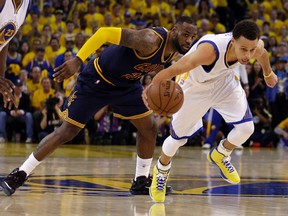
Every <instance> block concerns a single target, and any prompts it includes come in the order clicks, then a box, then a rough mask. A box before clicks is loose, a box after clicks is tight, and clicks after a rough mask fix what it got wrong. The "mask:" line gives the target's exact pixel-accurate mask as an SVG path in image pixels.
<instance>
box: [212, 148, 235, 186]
mask: <svg viewBox="0 0 288 216" xmlns="http://www.w3.org/2000/svg"><path fill="white" fill-rule="evenodd" d="M217 148H218V146H217V147H216V148H214V149H212V150H211V151H210V153H209V154H208V155H207V159H208V161H210V162H212V163H214V164H215V165H216V166H218V167H219V169H220V172H221V177H222V178H223V179H224V180H225V181H227V182H229V183H231V184H238V183H239V182H240V177H239V175H238V172H237V170H236V169H235V167H234V166H233V165H232V164H231V163H230V159H231V157H230V156H225V155H223V154H222V153H220V152H219V151H218V149H217Z"/></svg>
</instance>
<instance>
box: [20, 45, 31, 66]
mask: <svg viewBox="0 0 288 216" xmlns="http://www.w3.org/2000/svg"><path fill="white" fill-rule="evenodd" d="M29 52H30V45H29V42H28V41H26V40H23V41H21V42H20V46H19V53H20V54H21V55H22V59H23V58H24V56H26V54H27V53H29ZM22 59H21V61H22Z"/></svg>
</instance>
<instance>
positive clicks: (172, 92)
mask: <svg viewBox="0 0 288 216" xmlns="http://www.w3.org/2000/svg"><path fill="white" fill-rule="evenodd" d="M147 99H148V105H149V107H150V109H152V110H153V111H154V112H155V113H158V114H159V115H162V116H171V115H172V114H174V113H176V112H177V111H178V110H179V109H180V108H181V106H182V104H183V101H184V95H183V91H182V88H181V87H180V86H179V85H178V83H176V82H174V81H173V80H163V81H161V82H160V85H153V84H152V85H150V87H149V89H147Z"/></svg>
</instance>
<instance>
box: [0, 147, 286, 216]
mask: <svg viewBox="0 0 288 216" xmlns="http://www.w3.org/2000/svg"><path fill="white" fill-rule="evenodd" d="M35 146H36V145H33V144H32V145H25V144H11V143H9V144H2V145H1V146H0V175H1V179H2V177H4V176H6V175H7V174H8V173H9V172H10V171H11V170H12V169H14V168H15V167H17V166H19V165H20V164H22V162H23V161H24V159H25V158H26V157H27V156H28V155H29V154H30V153H31V152H32V151H33V150H34V148H35ZM159 152H160V148H159V147H158V148H157V150H156V153H155V157H154V158H155V159H154V161H153V164H155V161H156V158H157V157H158V155H159ZM135 158H136V154H135V147H134V146H91V145H90V146H89V145H69V146H68V145H67V146H62V147H61V148H59V149H58V150H57V151H56V152H55V153H54V154H53V155H51V156H50V157H49V158H47V159H46V160H45V161H44V162H43V163H42V164H40V166H39V167H37V169H36V170H35V171H34V174H33V175H32V176H31V177H30V179H29V181H28V182H27V183H26V184H25V185H24V186H22V187H21V188H20V190H18V191H16V193H15V194H14V195H13V196H11V197H6V196H5V195H4V194H3V193H2V191H0V215H1V216H2V215H3V216H12V215H13V216H14V215H17V216H22V215H23V216H24V215H25V216H36V215H37V216H38V215H39V216H48V215H49V216H50V215H53V216H54V215H56V216H57V215H61V216H62V215H63V216H74V215H75V216H78V215H79V216H82V215H83V216H86V215H89V216H90V215H93V216H95V215H100V216H102V215H109V216H113V215H117V216H118V215H120V216H122V215H123V216H168V215H176V216H178V215H179V216H182V215H193V216H197V215H199V216H206V215H207V216H210V215H211V216H226V215H227V216H234V215H236V216H238V215H240V216H242V215H243V216H250V215H251V216H258V215H265V216H266V215H267V216H277V215H281V216H282V215H283V216H284V215H285V216H286V215H288V172H287V167H288V151H285V150H284V149H248V148H247V149H244V151H242V152H241V151H237V152H234V153H233V155H232V162H233V164H234V165H235V167H236V168H237V170H238V172H239V174H240V175H241V180H242V182H241V184H239V185H230V184H229V183H226V182H225V181H224V180H222V179H221V178H220V177H219V176H220V175H219V170H218V169H217V168H216V167H215V166H214V165H211V164H209V163H208V162H207V160H206V153H205V152H204V151H202V150H201V149H200V148H195V147H182V148H181V149H180V152H179V153H178V154H177V156H176V157H175V158H174V160H173V166H172V170H171V174H170V178H169V182H168V184H169V185H171V186H172V187H173V189H174V192H173V194H172V195H169V196H167V197H166V200H165V203H164V204H155V203H154V202H152V201H151V199H150V197H149V196H131V195H130V194H129V192H128V191H129V188H130V182H131V179H132V178H133V176H134V172H135Z"/></svg>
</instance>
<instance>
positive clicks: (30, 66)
mask: <svg viewBox="0 0 288 216" xmlns="http://www.w3.org/2000/svg"><path fill="white" fill-rule="evenodd" d="M179 16H190V17H193V19H194V20H195V24H196V25H197V28H198V38H200V37H201V36H203V35H205V34H211V33H216V34H218V33H224V32H229V31H231V30H232V29H233V26H234V24H235V23H236V22H238V21H240V20H242V19H251V20H253V21H254V22H255V23H257V25H258V26H259V28H260V30H261V39H262V40H263V41H264V44H265V48H266V49H267V51H268V52H269V54H270V61H271V65H272V68H273V70H274V71H275V73H276V75H277V76H278V79H279V82H278V84H277V85H276V86H275V87H274V88H268V87H266V85H265V82H264V80H263V75H262V71H261V70H262V69H261V67H260V65H259V63H258V62H257V61H254V60H253V59H252V60H251V62H250V63H249V64H247V65H246V66H245V67H244V68H242V70H243V71H244V75H241V76H240V75H239V74H238V75H237V73H236V75H235V76H238V77H239V79H240V80H241V82H242V84H243V88H244V89H245V92H246V94H247V99H248V101H249V105H250V107H251V111H252V113H253V115H254V123H255V133H254V134H253V136H252V137H251V138H250V139H249V141H248V143H246V144H245V145H247V146H276V145H278V144H279V143H280V142H281V140H283V139H284V141H283V143H284V144H285V139H286V140H287V138H288V136H287V133H288V125H287V123H286V122H287V117H288V63H287V62H288V45H287V44H288V43H287V39H288V34H287V29H288V0H258V1H257V0H243V1H235V0H105V1H103V0H77V1H76V0H75V1H72V0H58V1H55V0H50V1H47V0H34V1H32V5H31V9H30V12H29V13H28V15H27V18H26V21H25V23H24V25H23V26H22V28H21V30H19V32H18V33H17V35H16V36H15V37H14V38H13V39H12V40H11V42H10V44H9V48H8V49H9V50H8V56H7V71H6V78H8V79H10V80H12V82H13V83H14V84H15V86H16V89H15V97H16V99H17V100H18V102H19V107H18V109H12V110H7V109H5V108H4V107H3V103H2V99H1V103H2V104H0V142H5V141H15V142H21V141H23V142H26V143H31V142H38V141H40V140H41V139H43V138H44V137H45V136H46V135H47V134H49V133H50V132H51V131H53V130H54V129H55V128H56V127H58V126H59V125H60V124H61V122H62V120H61V116H60V115H59V113H60V112H59V111H60V108H61V106H62V104H63V100H65V98H66V97H68V96H69V94H70V92H71V91H72V89H73V87H74V85H75V83H76V80H77V75H78V74H79V73H80V71H78V73H76V75H74V76H73V77H71V78H69V79H68V80H65V81H64V82H63V83H55V82H54V81H53V79H52V75H53V73H54V72H53V69H54V68H55V67H58V66H60V65H61V64H62V63H64V62H65V61H66V60H68V59H70V58H73V57H74V56H75V55H76V53H77V52H78V50H79V49H80V48H81V47H82V45H83V44H84V43H85V41H86V40H87V39H88V38H89V37H90V36H91V35H92V34H93V33H94V32H95V31H97V29H98V28H99V27H103V26H105V27H107V26H116V27H122V28H132V29H142V28H149V27H156V26H163V27H165V28H167V29H169V28H171V26H172V25H173V23H174V22H175V20H176V19H177V18H178V17H179ZM107 46H109V44H105V45H103V46H102V47H101V48H100V49H98V50H97V51H96V52H95V54H93V55H92V56H90V58H94V57H95V56H99V55H100V54H101V52H102V51H103V50H104V49H105V48H106V47H107ZM84 64H85V63H84ZM84 64H83V67H84ZM243 76H244V78H243ZM245 76H246V78H245ZM152 78H153V77H152V75H149V74H148V75H147V76H144V77H143V78H142V80H141V81H142V83H143V87H145V86H146V85H147V84H148V83H149V80H150V81H151V80H152ZM210 117H211V115H210ZM155 118H156V120H157V122H158V125H159V136H158V143H159V144H160V143H161V142H162V141H163V139H164V138H165V137H166V136H167V135H168V134H169V121H170V119H169V118H166V117H161V116H157V115H155ZM285 120H286V121H285ZM204 121H205V122H207V124H206V125H208V126H209V127H205V130H204V132H203V133H202V134H201V135H200V136H201V137H200V138H199V139H197V141H196V142H195V140H194V139H195V138H193V139H191V141H190V143H191V144H192V145H199V144H200V143H202V144H205V139H207V138H208V136H209V135H210V134H211V132H213V130H214V129H215V128H217V133H215V134H216V135H215V136H214V137H213V142H217V140H219V139H221V138H219V137H222V136H225V134H226V133H227V131H228V130H229V127H228V126H227V125H225V124H224V123H223V121H220V123H219V124H218V126H217V127H216V126H215V125H213V122H212V120H211V118H210V119H209V118H206V119H204ZM283 122H284V123H283ZM279 127H280V129H281V130H280V131H281V132H279ZM207 131H208V132H207ZM283 131H284V132H285V131H286V134H285V133H283ZM214 132H216V131H214ZM135 134H136V133H135V128H134V127H133V126H132V125H131V124H130V123H129V122H128V121H123V120H120V119H116V118H115V117H114V116H113V114H112V111H111V110H110V109H109V107H104V108H103V109H102V110H100V111H99V112H98V113H96V114H95V116H94V117H92V118H91V121H90V122H89V123H88V124H87V125H86V127H85V129H83V132H82V133H80V134H79V135H78V136H77V137H76V138H75V139H74V140H73V141H71V143H92V144H134V142H135ZM199 140H200V142H199ZM286 143H287V142H286ZM210 145H214V143H210Z"/></svg>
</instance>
